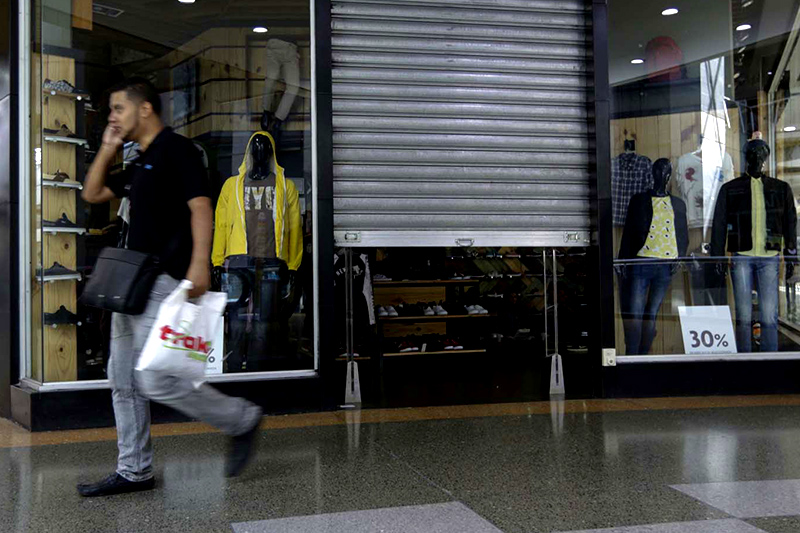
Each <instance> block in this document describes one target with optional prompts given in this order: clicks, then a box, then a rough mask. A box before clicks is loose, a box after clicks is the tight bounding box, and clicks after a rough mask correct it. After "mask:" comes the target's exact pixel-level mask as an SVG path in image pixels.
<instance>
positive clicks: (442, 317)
mask: <svg viewBox="0 0 800 533" xmlns="http://www.w3.org/2000/svg"><path fill="white" fill-rule="evenodd" d="M495 316H497V315H493V314H491V313H490V314H488V315H435V316H381V317H378V320H382V321H385V322H402V321H406V322H422V321H425V320H448V319H451V318H490V317H495Z"/></svg>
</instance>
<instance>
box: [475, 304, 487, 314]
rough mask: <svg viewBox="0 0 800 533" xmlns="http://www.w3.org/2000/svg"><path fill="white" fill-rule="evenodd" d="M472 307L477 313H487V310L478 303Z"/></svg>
mask: <svg viewBox="0 0 800 533" xmlns="http://www.w3.org/2000/svg"><path fill="white" fill-rule="evenodd" d="M473 307H474V308H475V310H476V311H477V312H478V314H479V315H488V314H489V311H487V310H486V309H485V308H483V307H481V306H480V305H475V306H473Z"/></svg>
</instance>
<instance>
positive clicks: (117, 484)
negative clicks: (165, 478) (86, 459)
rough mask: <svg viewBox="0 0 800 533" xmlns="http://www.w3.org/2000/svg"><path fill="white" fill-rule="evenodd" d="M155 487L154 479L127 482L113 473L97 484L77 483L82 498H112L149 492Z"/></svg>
mask: <svg viewBox="0 0 800 533" xmlns="http://www.w3.org/2000/svg"><path fill="white" fill-rule="evenodd" d="M155 486H156V480H155V478H152V477H151V478H150V479H145V480H144V481H128V480H127V479H125V478H124V477H122V476H120V475H119V474H117V473H116V472H114V473H113V474H111V475H110V476H108V477H106V478H105V479H103V480H101V481H98V482H97V483H79V484H78V493H79V494H80V495H81V496H83V497H84V498H93V497H95V496H112V495H114V494H125V493H127V492H140V491H143V490H151V489H153V488H155Z"/></svg>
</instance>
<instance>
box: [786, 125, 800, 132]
mask: <svg viewBox="0 0 800 533" xmlns="http://www.w3.org/2000/svg"><path fill="white" fill-rule="evenodd" d="M783 131H785V132H787V133H791V132H793V131H797V126H786V127H785V128H783Z"/></svg>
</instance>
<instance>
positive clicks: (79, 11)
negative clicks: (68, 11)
mask: <svg viewBox="0 0 800 533" xmlns="http://www.w3.org/2000/svg"><path fill="white" fill-rule="evenodd" d="M93 15H94V13H93V12H92V0H72V27H73V28H78V29H81V30H91V29H92V17H93Z"/></svg>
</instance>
